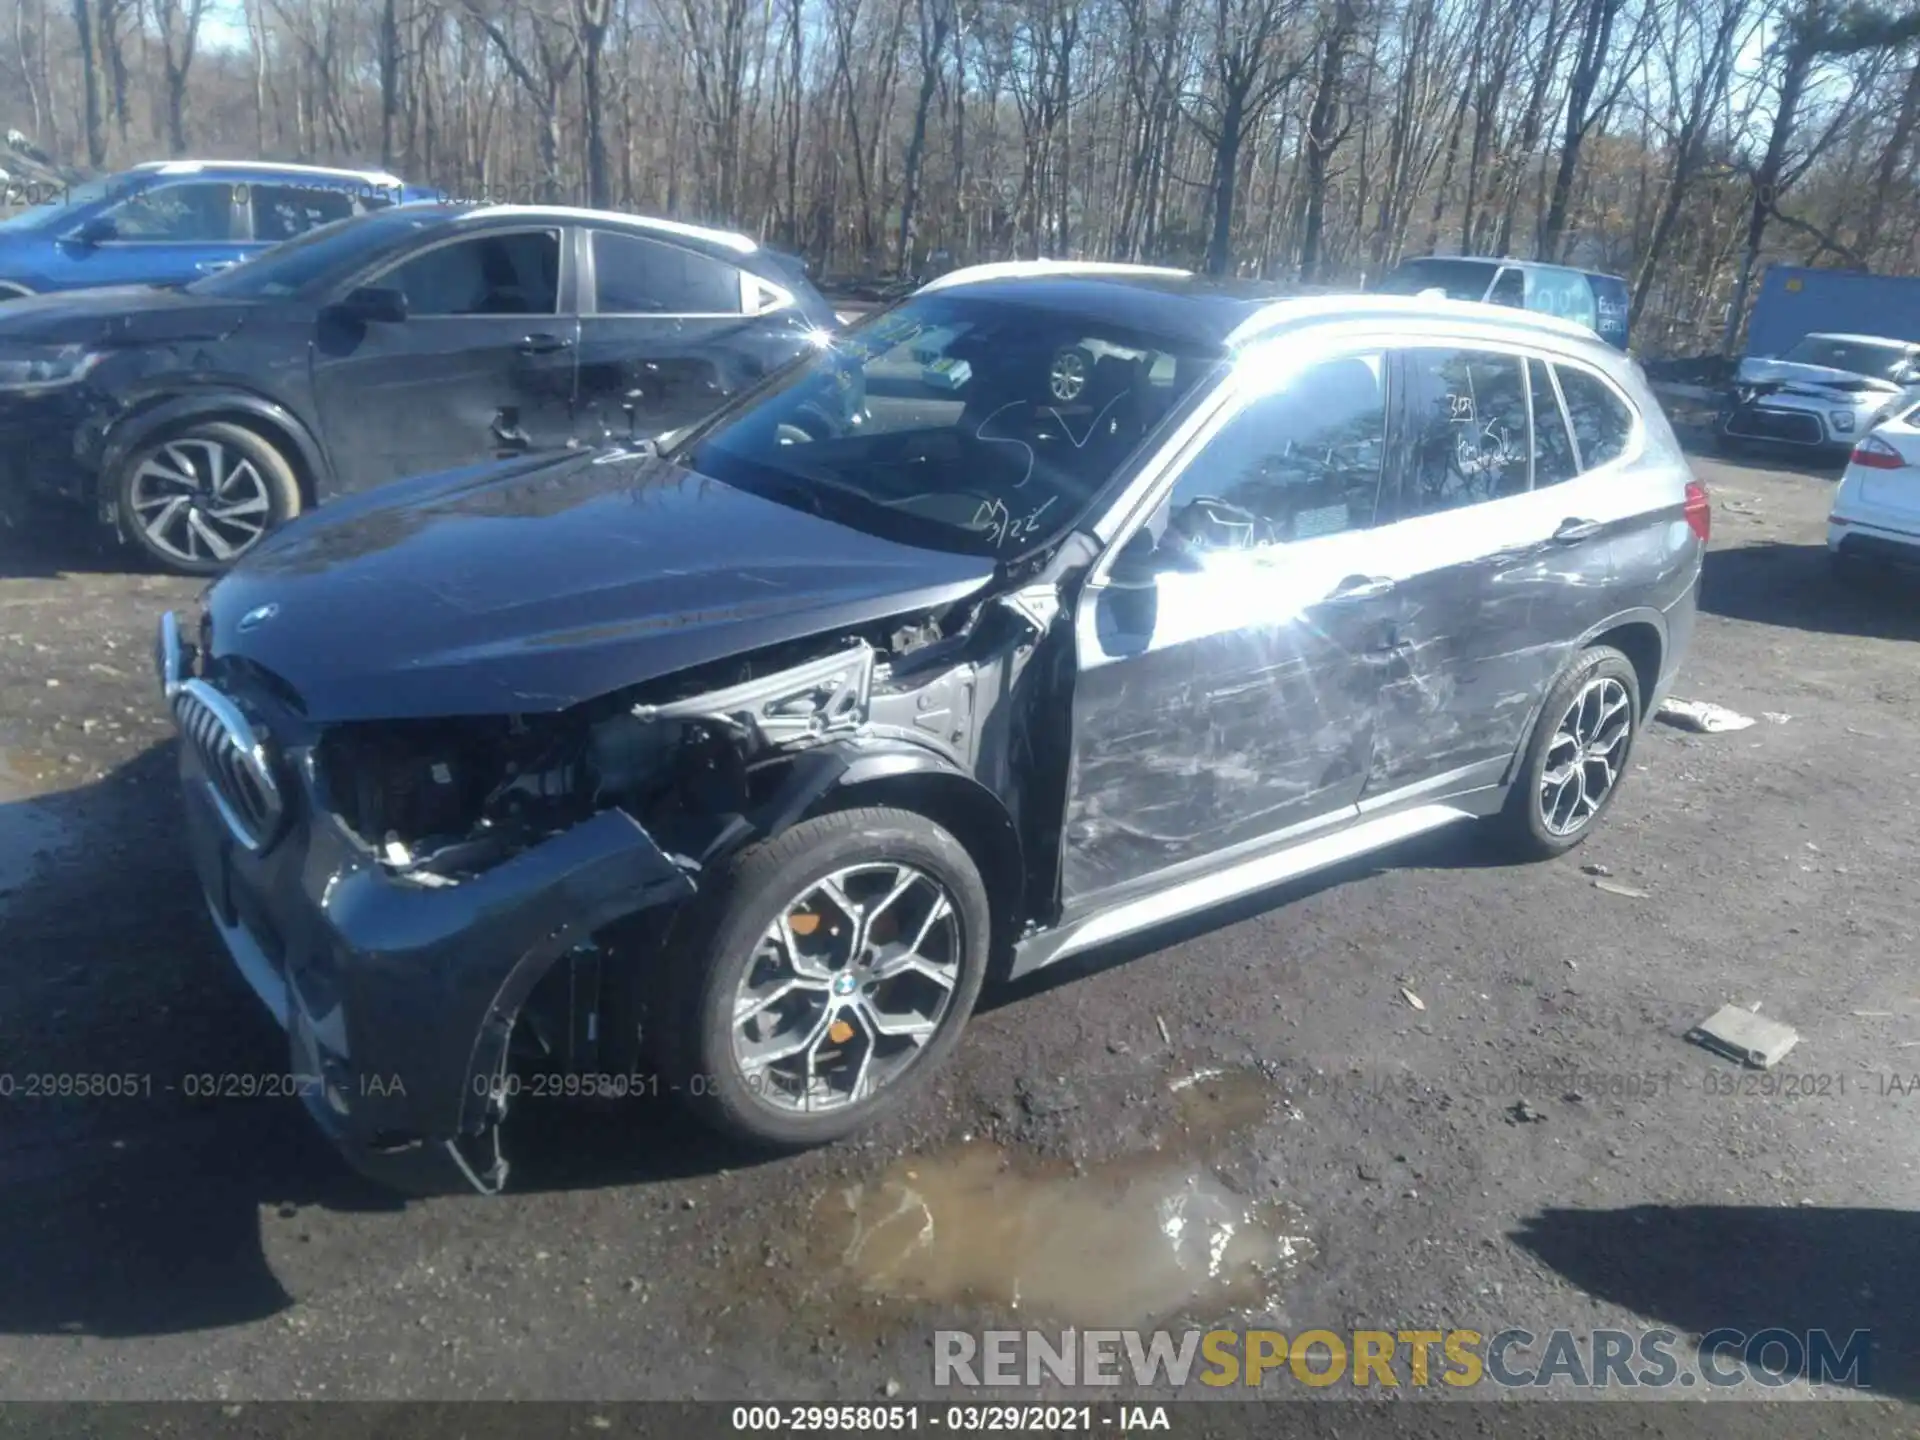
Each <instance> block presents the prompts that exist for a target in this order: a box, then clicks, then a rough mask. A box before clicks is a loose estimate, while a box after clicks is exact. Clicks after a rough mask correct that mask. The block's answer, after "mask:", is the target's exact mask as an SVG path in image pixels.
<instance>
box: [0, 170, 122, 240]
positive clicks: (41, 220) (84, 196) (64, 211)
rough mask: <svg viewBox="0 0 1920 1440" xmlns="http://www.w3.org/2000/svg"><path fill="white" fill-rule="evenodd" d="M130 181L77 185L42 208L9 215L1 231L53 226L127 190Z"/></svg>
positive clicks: (119, 178) (117, 178)
mask: <svg viewBox="0 0 1920 1440" xmlns="http://www.w3.org/2000/svg"><path fill="white" fill-rule="evenodd" d="M126 183H127V182H126V177H124V176H108V177H107V178H106V179H104V180H89V181H87V183H86V184H84V185H76V186H74V187H73V188H72V189H71V190H67V191H64V192H62V193H61V194H59V195H57V196H55V197H54V198H53V199H51V200H43V201H41V202H40V204H38V205H34V206H31V207H29V208H28V209H25V210H22V211H21V212H20V213H19V214H18V215H9V216H8V217H7V218H6V219H5V220H0V230H37V229H38V228H39V227H40V226H42V225H47V224H51V223H52V222H53V221H55V220H58V219H59V218H60V217H61V216H63V215H69V214H72V213H74V212H75V211H78V210H83V209H85V208H86V207H87V206H89V205H91V204H93V203H94V201H96V200H104V199H106V198H107V196H108V195H109V194H110V193H112V191H113V190H114V189H115V188H116V187H121V188H124V187H125V186H126Z"/></svg>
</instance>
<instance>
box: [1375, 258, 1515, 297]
mask: <svg viewBox="0 0 1920 1440" xmlns="http://www.w3.org/2000/svg"><path fill="white" fill-rule="evenodd" d="M1496 268H1497V267H1496V266H1495V265H1494V264H1493V262H1491V261H1487V260H1409V261H1408V262H1407V263H1406V264H1404V265H1402V266H1400V267H1399V268H1398V269H1396V270H1394V271H1393V272H1391V273H1390V274H1389V275H1388V276H1387V278H1386V279H1384V280H1382V281H1381V282H1380V284H1379V287H1378V293H1379V294H1382V295H1418V294H1419V293H1420V292H1421V291H1422V290H1444V291H1446V292H1447V298H1448V299H1449V300H1482V299H1485V298H1486V294H1487V286H1488V284H1490V283H1491V282H1492V280H1493V272H1494V270H1495V269H1496Z"/></svg>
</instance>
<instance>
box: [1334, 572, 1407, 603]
mask: <svg viewBox="0 0 1920 1440" xmlns="http://www.w3.org/2000/svg"><path fill="white" fill-rule="evenodd" d="M1392 589H1393V580H1392V578H1391V577H1390V576H1386V575H1349V576H1348V577H1347V578H1346V579H1344V580H1342V581H1341V582H1340V583H1339V584H1338V585H1336V586H1334V587H1333V592H1332V593H1331V594H1330V595H1328V596H1327V599H1329V600H1372V599H1375V598H1376V597H1378V596H1381V595H1385V594H1387V593H1388V592H1389V591H1391V590H1392Z"/></svg>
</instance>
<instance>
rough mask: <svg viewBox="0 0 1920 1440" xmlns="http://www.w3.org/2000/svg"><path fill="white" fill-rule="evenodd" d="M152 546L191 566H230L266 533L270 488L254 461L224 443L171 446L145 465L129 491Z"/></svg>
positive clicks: (187, 441)
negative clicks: (214, 563)
mask: <svg viewBox="0 0 1920 1440" xmlns="http://www.w3.org/2000/svg"><path fill="white" fill-rule="evenodd" d="M128 504H129V506H130V508H131V509H132V511H133V522H134V523H135V524H136V525H138V526H139V527H140V529H141V531H142V533H144V534H145V536H146V539H147V543H148V544H149V545H150V546H152V547H153V549H154V550H155V551H156V552H157V553H159V554H161V555H163V556H166V557H169V558H171V559H174V560H178V561H183V562H185V563H187V564H190V565H199V564H205V563H206V562H208V561H225V560H232V559H234V558H235V557H236V556H238V555H240V554H241V553H242V552H243V551H246V550H249V549H251V548H252V547H253V545H254V543H255V542H256V541H257V540H259V538H260V537H261V536H262V535H264V534H265V533H266V530H267V522H268V520H269V518H270V517H271V513H272V510H271V505H270V502H269V500H268V492H267V483H266V481H265V480H264V479H262V478H261V475H260V471H259V469H258V468H257V467H256V466H255V465H254V462H253V461H252V460H251V459H249V458H248V457H247V456H246V455H244V454H242V453H241V452H240V451H239V450H237V449H234V448H233V447H230V446H228V445H226V444H224V443H222V442H221V441H218V440H201V439H192V438H188V439H181V440H169V441H167V442H166V443H164V444H163V445H161V446H160V447H159V448H158V449H157V450H155V451H154V452H153V453H152V454H151V455H149V456H148V457H147V458H146V459H145V460H143V461H142V462H141V463H140V468H139V469H138V470H136V471H134V474H133V480H132V483H131V484H130V485H129V487H128Z"/></svg>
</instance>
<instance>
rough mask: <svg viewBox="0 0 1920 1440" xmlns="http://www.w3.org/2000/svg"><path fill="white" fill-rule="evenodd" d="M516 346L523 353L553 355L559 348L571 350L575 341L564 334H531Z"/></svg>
mask: <svg viewBox="0 0 1920 1440" xmlns="http://www.w3.org/2000/svg"><path fill="white" fill-rule="evenodd" d="M515 348H516V349H517V350H519V352H520V353H521V354H522V355H551V354H553V353H554V352H555V351H557V350H571V349H572V348H573V341H571V340H569V339H567V338H566V337H565V336H563V335H529V336H527V337H526V339H524V340H522V341H521V342H520V343H519V345H517V346H516V347H515Z"/></svg>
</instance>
